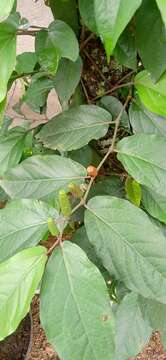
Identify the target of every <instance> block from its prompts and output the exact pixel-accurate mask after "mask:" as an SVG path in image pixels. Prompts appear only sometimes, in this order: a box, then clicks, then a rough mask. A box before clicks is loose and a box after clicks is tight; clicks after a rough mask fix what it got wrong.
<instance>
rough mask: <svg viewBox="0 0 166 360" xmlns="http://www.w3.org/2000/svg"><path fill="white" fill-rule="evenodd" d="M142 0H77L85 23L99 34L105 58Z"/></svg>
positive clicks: (108, 55)
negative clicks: (105, 54) (104, 50)
mask: <svg viewBox="0 0 166 360" xmlns="http://www.w3.org/2000/svg"><path fill="white" fill-rule="evenodd" d="M141 2H142V0H132V1H131V0H91V1H88V0H79V8H80V12H81V16H82V17H83V20H84V22H85V24H86V25H87V26H88V27H89V28H90V30H92V31H93V32H96V33H97V34H99V35H100V36H101V39H102V41H103V43H104V46H105V49H106V53H107V58H108V59H109V57H110V55H111V53H112V52H113V50H114V48H115V46H116V43H117V41H118V39H119V36H120V35H121V33H122V32H123V30H124V29H125V27H126V26H127V24H128V23H129V21H130V20H131V18H132V16H133V15H134V13H135V11H136V10H137V9H138V7H139V6H140V5H141Z"/></svg>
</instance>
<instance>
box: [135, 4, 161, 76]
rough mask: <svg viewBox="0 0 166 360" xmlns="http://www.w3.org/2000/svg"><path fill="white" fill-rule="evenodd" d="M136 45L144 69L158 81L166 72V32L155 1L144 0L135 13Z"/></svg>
mask: <svg viewBox="0 0 166 360" xmlns="http://www.w3.org/2000/svg"><path fill="white" fill-rule="evenodd" d="M164 1H165V0H164ZM142 29H144V31H142ZM136 43H137V47H138V51H139V54H140V56H141V59H142V62H143V64H144V66H145V68H146V69H147V70H148V71H149V72H150V73H151V77H152V78H153V79H155V81H157V80H159V78H160V76H161V75H162V74H163V73H164V71H165V70H166V64H165V58H166V31H165V26H164V24H163V21H162V19H161V16H160V12H159V9H158V7H157V4H156V0H144V1H143V2H142V6H141V7H140V9H139V10H138V11H137V13H136Z"/></svg>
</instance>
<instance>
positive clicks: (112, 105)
mask: <svg viewBox="0 0 166 360" xmlns="http://www.w3.org/2000/svg"><path fill="white" fill-rule="evenodd" d="M99 105H100V106H101V107H103V108H104V109H105V110H107V111H109V112H110V113H111V115H112V121H115V120H116V118H117V116H118V115H119V113H120V112H121V111H122V108H123V105H122V103H121V101H119V100H118V99H117V98H116V97H114V96H103V97H102V98H101V100H100V101H99ZM121 126H123V127H125V128H129V118H128V115H127V112H126V111H125V110H124V111H123V114H122V117H121Z"/></svg>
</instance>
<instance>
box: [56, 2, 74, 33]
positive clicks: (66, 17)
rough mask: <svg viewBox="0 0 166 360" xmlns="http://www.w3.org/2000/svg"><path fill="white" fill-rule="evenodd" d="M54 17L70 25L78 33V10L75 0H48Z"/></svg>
mask: <svg viewBox="0 0 166 360" xmlns="http://www.w3.org/2000/svg"><path fill="white" fill-rule="evenodd" d="M49 5H50V7H51V10H52V13H53V15H54V17H55V19H59V20H62V21H64V22H65V23H67V24H68V25H70V26H71V28H72V29H73V30H74V32H75V33H76V34H77V35H78V34H79V25H78V11H77V2H76V0H65V1H64V0H49Z"/></svg>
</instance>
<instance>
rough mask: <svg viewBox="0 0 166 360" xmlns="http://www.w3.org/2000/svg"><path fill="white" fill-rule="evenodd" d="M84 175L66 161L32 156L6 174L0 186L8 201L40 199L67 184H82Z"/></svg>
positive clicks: (78, 165) (73, 163) (80, 167)
mask: <svg viewBox="0 0 166 360" xmlns="http://www.w3.org/2000/svg"><path fill="white" fill-rule="evenodd" d="M86 175H87V172H86V169H85V168H84V167H83V166H82V165H80V164H78V163H76V162H74V161H72V160H70V159H67V158H65V157H61V156H58V155H43V156H40V155H36V156H32V157H30V158H28V159H26V160H24V161H23V162H22V163H21V164H20V165H18V166H16V167H15V168H13V169H11V170H10V171H8V173H6V174H5V175H4V177H3V179H1V180H0V185H1V186H2V188H3V189H4V190H5V191H6V193H7V194H9V196H10V197H12V198H34V199H40V198H42V197H44V196H47V195H50V194H51V193H53V192H54V191H57V190H60V189H62V188H64V189H65V188H66V187H67V185H68V184H70V183H71V182H73V183H76V184H78V185H79V184H82V183H83V182H84V178H85V176H86Z"/></svg>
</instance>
